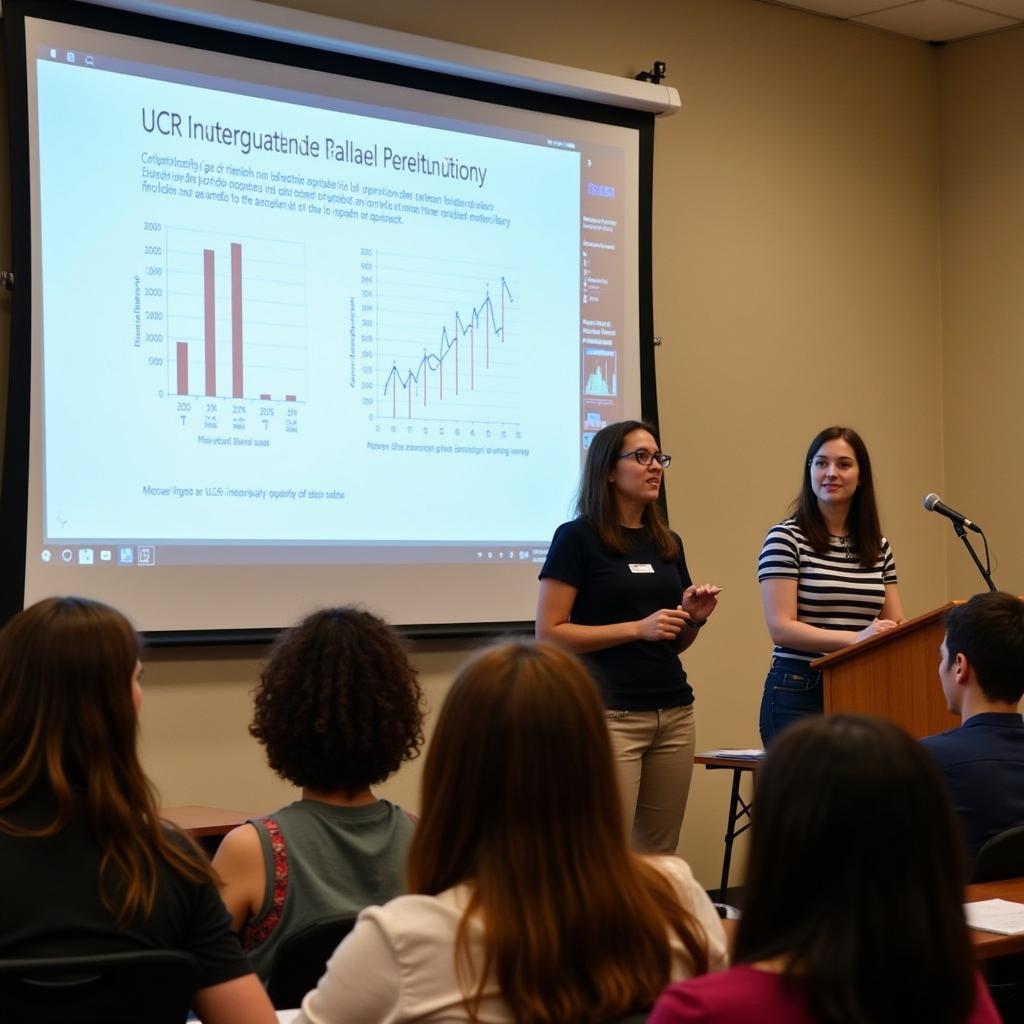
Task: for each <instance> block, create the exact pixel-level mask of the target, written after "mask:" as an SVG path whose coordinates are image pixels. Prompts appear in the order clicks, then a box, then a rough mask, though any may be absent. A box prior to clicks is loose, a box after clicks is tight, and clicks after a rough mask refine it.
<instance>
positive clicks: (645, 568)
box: [629, 562, 654, 572]
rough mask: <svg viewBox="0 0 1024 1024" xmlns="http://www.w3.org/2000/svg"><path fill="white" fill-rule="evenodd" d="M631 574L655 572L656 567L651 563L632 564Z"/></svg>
mask: <svg viewBox="0 0 1024 1024" xmlns="http://www.w3.org/2000/svg"><path fill="white" fill-rule="evenodd" d="M629 571H630V572H654V566H653V565H651V563H650V562H630V563H629Z"/></svg>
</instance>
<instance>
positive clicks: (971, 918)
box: [964, 900, 1024, 935]
mask: <svg viewBox="0 0 1024 1024" xmlns="http://www.w3.org/2000/svg"><path fill="white" fill-rule="evenodd" d="M964 913H965V914H966V915H967V923H968V924H969V925H970V926H971V927H972V928H977V929H978V930H979V931H982V932H995V933H996V934H997V935H1019V934H1020V933H1021V932H1024V903H1011V902H1010V901H1009V900H979V901H978V902H977V903H965V904H964Z"/></svg>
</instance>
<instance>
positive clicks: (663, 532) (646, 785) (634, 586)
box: [536, 420, 720, 853]
mask: <svg viewBox="0 0 1024 1024" xmlns="http://www.w3.org/2000/svg"><path fill="white" fill-rule="evenodd" d="M670 463H671V458H670V456H668V455H665V454H664V453H663V452H662V451H661V445H660V443H659V441H658V434H657V430H656V428H655V427H654V426H652V425H651V424H649V423H641V422H638V421H637V420H626V421H625V422H622V423H612V424H609V425H608V426H607V427H605V428H604V429H603V430H600V431H598V433H597V434H595V435H594V438H593V440H592V441H591V443H590V448H589V449H588V451H587V458H586V463H585V465H584V467H583V476H582V478H581V480H580V487H579V496H578V499H577V512H578V516H577V518H576V519H573V520H572V521H570V522H568V523H563V524H562V525H561V526H560V527H559V528H558V529H557V530H556V531H555V535H554V538H553V539H552V541H551V547H550V549H549V551H548V557H547V560H546V561H545V563H544V567H543V568H542V569H541V572H540V581H541V583H540V597H539V600H538V603H537V626H536V630H537V637H538V638H539V639H541V640H553V641H555V642H557V643H560V644H562V645H563V646H564V647H567V648H569V650H571V651H575V652H576V653H577V654H579V655H581V656H582V657H583V660H584V661H585V662H586V663H587V665H588V667H589V668H590V669H591V671H592V672H593V674H594V676H595V677H596V678H597V680H598V683H599V685H600V687H601V695H602V697H603V698H604V703H605V708H606V711H605V717H606V719H607V722H608V729H609V732H610V734H611V739H612V748H613V751H614V754H615V762H616V775H617V778H618V784H619V790H620V796H621V799H622V806H623V811H624V816H625V821H626V824H627V827H628V826H629V825H630V824H631V825H632V834H633V840H634V843H635V844H636V846H637V847H638V848H639V849H641V850H645V851H649V852H652V853H674V852H675V850H676V846H677V845H678V842H679V829H680V826H681V825H682V821H683V813H684V811H685V810H686V798H687V795H688V794H689V789H690V776H691V774H692V772H693V753H694V741H695V728H694V717H693V690H692V689H691V687H690V685H689V683H688V682H687V679H686V672H685V671H684V670H683V666H682V664H681V663H680V660H679V654H680V653H681V652H682V651H685V650H686V648H687V647H689V646H690V644H692V643H693V642H694V640H696V639H697V635H698V632H699V630H700V629H701V628H702V627H703V626H704V624H705V623H706V622H707V620H708V617H709V616H710V615H711V613H712V612H713V611H714V610H715V606H716V605H717V603H718V594H719V590H720V588H719V587H716V586H712V585H711V584H703V585H701V586H695V585H694V584H693V581H692V580H691V578H690V573H689V571H688V569H687V567H686V558H685V556H684V554H683V542H682V540H681V539H680V538H679V535H678V534H676V533H673V532H672V531H671V530H670V529H669V527H668V523H667V522H666V519H665V514H664V512H663V511H662V509H661V506H660V505H659V504H658V499H659V497H660V495H661V491H662V486H663V483H664V480H663V476H664V471H665V469H666V468H667V467H668V466H669V464H670Z"/></svg>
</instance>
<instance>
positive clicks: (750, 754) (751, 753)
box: [702, 749, 764, 761]
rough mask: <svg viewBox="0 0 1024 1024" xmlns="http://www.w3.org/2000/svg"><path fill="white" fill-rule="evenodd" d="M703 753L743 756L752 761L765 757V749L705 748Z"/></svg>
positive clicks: (717, 755) (714, 755)
mask: <svg viewBox="0 0 1024 1024" xmlns="http://www.w3.org/2000/svg"><path fill="white" fill-rule="evenodd" d="M702 753H704V754H706V755H708V756H710V757H743V758H747V759H748V760H751V761H756V760H758V759H759V758H762V757H764V751H763V750H727V749H722V750H705V751H702Z"/></svg>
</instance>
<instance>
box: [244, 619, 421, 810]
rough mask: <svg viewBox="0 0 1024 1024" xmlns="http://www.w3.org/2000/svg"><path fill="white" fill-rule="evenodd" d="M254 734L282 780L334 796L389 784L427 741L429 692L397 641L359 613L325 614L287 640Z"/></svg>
mask: <svg viewBox="0 0 1024 1024" xmlns="http://www.w3.org/2000/svg"><path fill="white" fill-rule="evenodd" d="M254 693H255V708H254V711H253V720H252V724H251V725H250V726H249V732H250V733H252V735H253V736H255V737H256V739H257V740H259V742H260V743H262V744H263V746H264V747H266V749H267V760H268V762H269V763H270V767H271V768H273V769H274V771H275V772H277V774H278V775H280V776H281V777H282V778H284V779H287V780H288V781H289V782H292V783H294V784H295V785H296V786H302V787H305V788H308V789H315V790H319V791H321V792H325V793H332V792H339V791H341V792H345V793H356V792H358V791H360V790H362V789H365V788H366V787H367V786H370V785H372V784H373V783H375V782H382V781H383V780H384V779H386V778H387V777H388V776H389V775H390V774H391V773H392V772H395V771H397V770H398V767H399V766H400V765H401V763H402V762H403V761H407V760H411V759H412V758H414V757H416V756H417V755H418V754H419V752H420V747H421V745H422V744H423V709H422V701H423V693H422V691H421V689H420V684H419V681H418V680H417V678H416V670H415V669H414V668H413V667H412V665H411V664H410V663H409V659H408V656H407V654H406V651H405V648H404V646H403V644H402V641H401V639H400V638H399V636H398V634H397V633H396V632H395V631H394V630H393V629H392V628H391V626H389V625H388V624H387V623H386V622H384V621H382V620H381V619H378V618H377V617H376V616H375V615H371V614H370V613H369V612H366V611H363V610H362V609H360V608H354V607H351V606H347V607H344V608H325V609H323V610H321V611H318V612H314V613H313V614H312V615H310V616H308V617H307V618H305V619H303V621H302V622H300V623H299V624H298V625H297V626H294V627H293V628H292V629H289V630H287V631H286V632H285V633H283V634H282V635H281V637H280V638H279V639H278V641H277V643H276V644H275V645H274V648H273V649H272V650H271V652H270V659H269V661H268V662H267V665H266V667H265V668H264V669H263V672H262V673H261V675H260V685H259V686H257V687H256V689H255V691H254Z"/></svg>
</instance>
